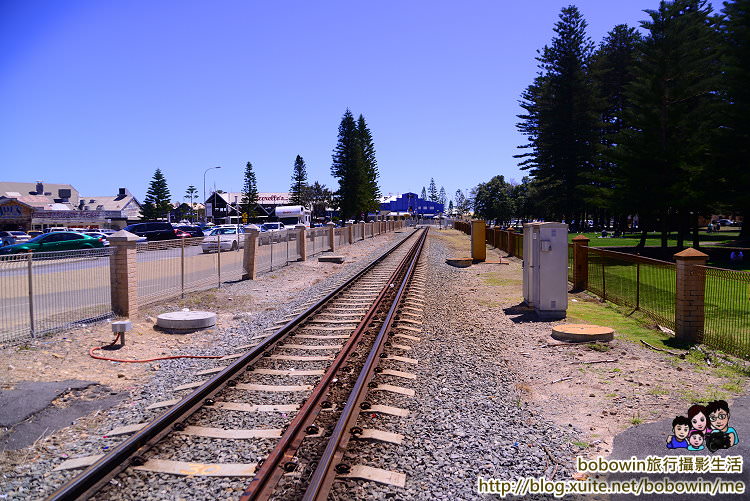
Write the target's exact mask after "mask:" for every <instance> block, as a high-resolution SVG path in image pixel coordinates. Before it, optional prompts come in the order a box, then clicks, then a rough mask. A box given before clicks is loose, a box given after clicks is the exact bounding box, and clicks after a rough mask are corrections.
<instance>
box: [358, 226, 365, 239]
mask: <svg viewBox="0 0 750 501" xmlns="http://www.w3.org/2000/svg"><path fill="white" fill-rule="evenodd" d="M359 227H360V228H362V238H361V239H360V240H364V239H365V223H359Z"/></svg>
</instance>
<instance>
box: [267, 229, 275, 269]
mask: <svg viewBox="0 0 750 501" xmlns="http://www.w3.org/2000/svg"><path fill="white" fill-rule="evenodd" d="M269 236H270V237H271V238H269V239H268V240H269V242H270V247H271V271H273V236H274V232H271V235H269Z"/></svg>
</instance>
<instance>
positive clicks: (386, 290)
mask: <svg viewBox="0 0 750 501" xmlns="http://www.w3.org/2000/svg"><path fill="white" fill-rule="evenodd" d="M426 234H427V230H423V232H422V235H420V237H419V239H418V240H417V242H416V243H415V245H414V246H413V247H412V249H410V251H409V252H408V253H407V254H406V255H405V256H404V257H403V259H402V260H401V262H400V263H399V265H398V266H397V267H396V269H395V270H394V271H393V272H392V273H391V276H390V277H389V279H388V281H387V282H386V283H385V284H384V286H383V288H382V289H381V291H380V293H379V294H378V297H377V298H376V299H375V302H374V303H373V304H372V305H371V306H370V308H369V310H368V311H367V313H366V314H365V316H364V318H363V319H362V321H361V322H360V323H359V325H357V328H356V329H355V331H354V332H353V333H352V336H351V337H350V338H349V340H348V341H347V343H346V344H345V345H344V347H343V348H342V350H341V351H340V352H339V354H338V355H337V356H336V358H335V360H334V361H333V363H331V365H330V366H329V368H328V370H327V371H326V373H325V375H324V376H323V379H322V380H321V381H320V382H319V383H318V384H317V385H316V387H315V388H314V389H313V392H312V394H311V395H310V397H309V398H308V399H307V400H306V401H305V403H304V404H303V405H302V407H300V409H299V411H297V414H296V415H295V417H294V419H293V420H292V422H291V423H290V424H289V426H288V427H287V429H286V431H285V432H284V434H283V435H282V437H281V440H279V442H278V443H277V444H276V446H275V447H274V448H273V450H272V451H271V453H270V454H269V455H268V456H267V457H266V458H265V460H264V461H263V464H262V465H261V467H260V469H259V470H258V471H257V472H256V473H255V476H254V477H253V479H252V481H251V482H250V484H249V485H248V487H247V489H246V490H245V492H244V493H243V494H242V496H241V497H240V500H241V501H258V500H266V499H269V498H270V497H271V495H272V494H273V490H274V489H275V487H276V485H277V484H278V482H279V480H280V479H281V476H282V475H283V474H284V473H285V472H287V471H293V469H294V468H295V467H296V465H295V463H294V461H293V458H294V455H295V454H296V452H297V449H298V448H299V447H300V445H301V444H302V440H303V439H304V438H305V435H307V434H310V433H312V434H314V433H317V431H318V430H317V428H316V427H312V428H310V427H311V425H312V424H313V422H314V421H315V419H316V418H317V416H318V414H319V413H320V411H321V410H322V408H323V405H324V403H325V400H324V399H325V397H326V396H327V395H328V392H329V390H330V388H331V384H332V382H333V381H334V380H335V378H336V377H337V376H338V375H339V374H338V373H339V371H340V369H341V367H342V366H343V365H344V364H345V363H347V362H348V361H349V359H350V355H351V353H352V352H353V351H354V349H355V348H356V347H357V345H358V344H359V342H360V340H361V339H362V337H363V334H364V332H365V331H366V330H367V328H368V327H369V326H370V324H371V322H372V320H373V319H374V318H375V315H376V313H377V312H378V310H380V309H381V307H382V306H383V304H384V303H387V302H388V301H389V296H393V294H391V291H392V290H393V289H394V288H392V287H391V285H392V284H393V283H394V281H396V280H397V279H398V277H399V276H401V275H405V274H408V271H409V270H411V269H412V268H413V261H414V256H415V255H416V256H417V257H418V255H419V254H418V253H419V250H420V249H421V248H422V245H423V242H424V238H425V235H426ZM402 289H403V285H402V288H401V289H399V292H398V293H397V294H396V298H395V299H394V300H393V305H394V306H392V307H391V310H390V312H389V314H388V315H387V316H386V323H387V325H388V326H390V324H391V323H392V315H393V311H394V307H395V305H396V304H397V303H398V298H399V297H400V293H401V290H402ZM355 390H356V387H355Z"/></svg>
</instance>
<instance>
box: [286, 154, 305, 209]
mask: <svg viewBox="0 0 750 501" xmlns="http://www.w3.org/2000/svg"><path fill="white" fill-rule="evenodd" d="M308 191H309V187H308V186H307V167H306V166H305V161H304V160H303V158H302V157H301V156H299V155H297V158H296V159H295V160H294V169H293V170H292V186H291V187H290V188H289V203H290V204H291V205H305V206H306V205H307V204H308V203H309V194H308Z"/></svg>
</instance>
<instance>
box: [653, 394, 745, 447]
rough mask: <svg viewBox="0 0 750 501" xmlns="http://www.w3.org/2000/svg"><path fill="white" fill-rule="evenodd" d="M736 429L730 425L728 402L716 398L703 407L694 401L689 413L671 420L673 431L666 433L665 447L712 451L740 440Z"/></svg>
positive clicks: (735, 443)
mask: <svg viewBox="0 0 750 501" xmlns="http://www.w3.org/2000/svg"><path fill="white" fill-rule="evenodd" d="M739 441H740V439H739V436H738V435H737V430H735V429H734V428H732V427H731V426H729V404H727V403H726V401H724V400H715V401H713V402H711V403H709V404H708V405H707V406H706V407H703V406H702V405H693V406H691V407H690V408H689V409H688V415H687V417H685V416H677V417H676V418H674V420H673V421H672V435H670V436H669V437H667V449H687V450H689V451H702V450H704V449H708V450H709V451H711V452H715V451H717V450H719V449H729V448H730V447H733V446H735V445H737V444H738V443H739Z"/></svg>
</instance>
